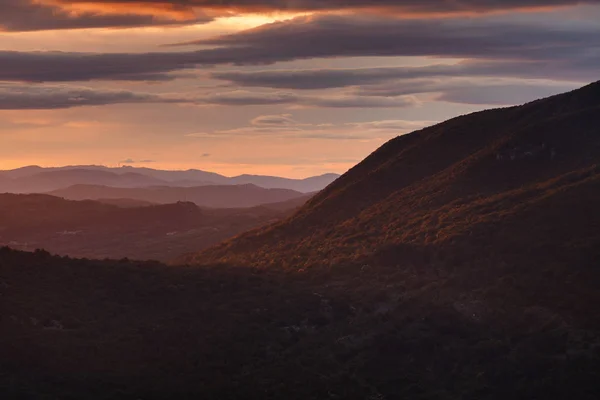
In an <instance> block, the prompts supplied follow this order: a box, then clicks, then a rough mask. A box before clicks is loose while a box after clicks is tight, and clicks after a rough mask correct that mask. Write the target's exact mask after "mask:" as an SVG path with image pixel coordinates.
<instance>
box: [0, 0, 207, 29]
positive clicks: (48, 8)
mask: <svg viewBox="0 0 600 400" xmlns="http://www.w3.org/2000/svg"><path fill="white" fill-rule="evenodd" d="M116 3H118V2H116ZM126 3H127V2H123V4H126ZM172 8H173V7H172V6H171V7H166V8H165V7H162V12H161V9H160V8H156V12H149V10H145V11H144V10H140V8H139V7H138V8H136V6H135V5H134V4H131V3H130V4H129V7H125V8H120V9H117V8H112V9H110V8H105V10H104V11H102V9H101V8H96V9H94V8H92V10H89V11H85V10H79V11H75V10H69V9H68V8H65V7H62V6H61V5H60V4H55V3H47V4H45V3H42V2H39V1H34V0H0V31H9V32H10V31H12V32H27V31H39V30H60V29H81V28H131V27H140V26H157V25H158V26H166V25H175V24H192V23H206V22H210V21H212V18H211V17H209V16H207V15H205V14H203V13H202V12H200V11H197V10H196V11H190V12H187V13H183V12H182V13H179V14H176V13H174V12H173V10H172ZM168 11H171V12H168Z"/></svg>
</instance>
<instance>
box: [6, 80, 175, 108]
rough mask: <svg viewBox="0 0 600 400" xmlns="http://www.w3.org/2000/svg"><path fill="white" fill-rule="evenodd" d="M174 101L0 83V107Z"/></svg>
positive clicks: (128, 93)
mask: <svg viewBox="0 0 600 400" xmlns="http://www.w3.org/2000/svg"><path fill="white" fill-rule="evenodd" d="M156 102H177V100H171V99H167V98H162V97H160V96H157V95H153V94H148V93H137V92H131V91H127V90H101V89H90V88H85V87H75V86H46V85H43V86H39V85H19V84H10V83H0V110H49V109H60V108H71V107H82V106H100V105H108V104H122V103H156Z"/></svg>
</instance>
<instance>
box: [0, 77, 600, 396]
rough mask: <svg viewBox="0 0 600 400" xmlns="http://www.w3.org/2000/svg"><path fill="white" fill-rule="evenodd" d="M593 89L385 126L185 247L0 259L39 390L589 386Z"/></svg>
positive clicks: (6, 323) (5, 373)
mask: <svg viewBox="0 0 600 400" xmlns="http://www.w3.org/2000/svg"><path fill="white" fill-rule="evenodd" d="M599 107H600V84H594V85H591V86H588V87H585V88H583V89H581V90H579V91H575V92H572V93H568V94H565V95H560V96H556V97H553V98H549V99H545V100H540V101H538V102H534V103H531V104H528V105H525V106H522V107H513V108H508V109H502V110H492V111H486V112H482V113H477V114H473V115H469V116H464V117H459V118H457V119H454V120H451V121H448V122H446V123H443V124H440V125H437V126H435V127H432V128H428V129H425V130H422V131H419V132H416V133H413V134H411V135H407V136H403V137H400V138H397V139H394V140H392V141H391V142H389V143H388V144H386V145H385V146H383V147H382V148H381V149H379V150H378V151H377V152H375V153H374V154H373V155H371V156H370V157H369V158H367V159H366V160H365V161H364V162H363V163H361V164H359V165H358V166H357V167H356V168H354V169H353V170H351V171H350V172H349V173H347V174H346V175H344V176H343V177H341V178H340V179H339V180H338V181H336V183H334V184H333V185H331V186H330V187H328V188H327V189H326V190H325V191H324V192H322V193H321V194H319V195H317V196H316V197H315V198H313V199H312V200H311V201H310V202H309V203H308V204H307V205H305V206H304V207H303V208H301V209H300V210H299V211H298V212H297V213H296V214H295V215H294V216H292V217H291V218H290V219H288V220H286V221H284V222H281V223H279V224H277V225H274V226H271V227H269V228H264V229H259V230H257V231H253V232H250V233H247V234H244V235H242V236H241V237H238V238H236V239H233V240H231V241H229V242H228V243H225V244H223V245H220V246H217V247H215V248H212V249H209V250H207V251H205V252H203V253H200V254H197V255H193V256H189V257H186V258H184V260H185V261H187V262H189V263H196V264H200V263H201V264H203V265H202V266H185V267H184V266H164V265H162V264H159V263H136V262H130V261H122V262H117V261H85V260H73V259H67V258H61V257H57V256H51V255H50V254H48V253H45V252H41V251H40V252H36V253H21V252H16V251H14V250H10V249H3V250H1V251H0V294H1V295H2V296H1V297H0V299H2V303H0V307H2V309H1V312H0V316H1V319H0V332H2V337H1V338H2V340H0V359H1V360H2V363H0V387H1V388H3V390H4V392H5V393H6V394H7V396H8V397H9V398H10V397H11V396H12V397H17V396H19V398H27V399H29V398H32V399H38V398H40V399H80V398H85V399H93V400H95V399H102V400H104V399H132V398H140V399H172V398H177V399H180V398H183V399H198V398H202V399H245V398H261V399H262V398H265V399H280V398H285V399H365V400H373V399H444V400H445V399H523V400H525V399H528V400H529V399H567V398H573V399H585V400H587V399H589V400H592V399H597V398H600V386H599V385H598V384H597V377H598V375H599V373H600V310H599V309H598V307H597V304H600V290H599V289H600V287H599V286H600V268H599V267H600V265H598V264H599V262H600V234H599V232H600V229H599V227H600V213H599V212H598V211H597V207H598V204H600V170H599V168H598V166H597V165H598V162H599V161H600V145H599V144H600V132H599V127H600V109H599Z"/></svg>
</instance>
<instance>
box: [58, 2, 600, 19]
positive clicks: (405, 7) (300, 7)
mask: <svg viewBox="0 0 600 400" xmlns="http://www.w3.org/2000/svg"><path fill="white" fill-rule="evenodd" d="M58 3H61V4H64V5H77V4H79V5H80V4H86V5H88V6H95V7H96V8H97V9H103V8H104V7H103V5H106V4H109V5H112V6H115V5H118V4H121V5H128V6H129V8H133V7H134V6H136V5H140V4H143V5H145V6H146V7H153V8H154V9H155V10H156V11H157V12H160V11H161V10H162V11H170V10H171V9H172V8H174V7H175V8H176V9H179V10H182V11H184V10H185V11H188V12H189V11H192V10H198V9H202V10H220V11H228V12H232V13H247V12H277V11H279V12H281V11H286V12H306V11H308V12H320V11H338V10H362V11H386V12H397V13H399V14H400V15H403V16H410V15H412V14H417V15H422V14H436V15H439V14H473V13H486V12H497V11H507V10H531V9H534V10H535V9H546V8H551V7H561V6H573V5H576V4H595V3H596V1H595V0H581V1H573V0H503V1H497V0H455V1H447V0H430V1H422V0H352V1H348V0H326V1H323V0H294V1H281V0H146V1H140V2H136V3H134V4H131V3H132V2H131V1H130V0H104V1H102V0H60V1H58Z"/></svg>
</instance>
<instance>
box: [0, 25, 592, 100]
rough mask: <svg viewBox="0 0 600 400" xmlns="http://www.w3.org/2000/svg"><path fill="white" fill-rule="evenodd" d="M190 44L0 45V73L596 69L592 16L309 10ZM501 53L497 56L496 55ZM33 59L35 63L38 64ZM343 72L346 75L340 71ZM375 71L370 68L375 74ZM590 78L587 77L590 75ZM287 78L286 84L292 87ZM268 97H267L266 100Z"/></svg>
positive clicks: (48, 77)
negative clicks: (334, 65) (521, 19)
mask: <svg viewBox="0 0 600 400" xmlns="http://www.w3.org/2000/svg"><path fill="white" fill-rule="evenodd" d="M195 44H197V45H202V46H212V48H203V49H200V50H196V51H179V52H177V51H171V52H154V53H104V54H94V53H60V52H8V51H4V52H0V80H4V81H22V82H66V81H87V80H168V79H173V78H174V77H173V75H172V73H174V72H178V71H182V70H186V69H193V68H198V67H203V66H213V65H223V64H234V65H260V64H272V63H276V62H283V61H294V60H301V59H311V58H329V57H370V56H390V57H396V56H428V57H444V58H456V59H468V60H470V61H479V62H481V63H482V64H477V65H476V64H468V63H465V64H464V65H460V66H459V67H457V68H455V70H454V71H453V70H451V69H450V67H445V68H446V69H445V70H444V69H443V68H442V67H440V66H438V67H436V68H437V69H438V71H436V70H435V69H434V68H432V67H430V68H428V69H427V68H426V69H424V70H422V71H421V72H422V74H424V75H427V74H429V75H435V74H446V75H450V74H452V73H456V74H458V75H461V76H463V75H464V74H465V73H468V72H469V71H470V70H473V69H474V70H475V71H476V72H478V71H479V73H480V74H485V73H489V74H493V75H499V76H506V75H502V73H503V72H502V70H501V68H502V67H503V66H504V67H508V68H507V69H506V72H505V74H507V75H508V76H520V74H523V75H526V76H528V77H544V78H557V77H558V78H561V77H565V76H566V77H580V78H578V79H579V80H583V79H590V78H591V77H597V68H598V65H600V25H598V24H595V25H591V24H584V25H582V26H578V25H575V24H564V25H559V26H557V25H556V24H555V23H554V21H551V23H545V24H544V23H529V24H528V23H517V22H506V21H503V20H496V19H486V18H477V19H429V20H426V19H419V20H399V19H396V18H384V17H379V18H375V17H371V16H362V15H360V16H359V15H319V16H312V17H299V18H295V19H292V20H288V21H284V22H278V23H273V24H267V25H264V26H262V27H259V28H255V29H251V30H247V31H242V32H240V33H236V34H231V35H224V36H219V37H216V38H212V39H209V40H202V41H198V42H196V43H195ZM506 60H510V61H511V62H510V63H507V64H496V63H497V62H500V61H506ZM39 65H43V66H44V68H39ZM401 73H405V74H413V75H418V74H419V71H418V70H416V69H415V70H412V69H410V70H409V69H407V70H405V71H404V72H402V71H399V70H396V71H389V70H380V71H378V72H375V71H370V72H363V73H362V75H361V76H360V78H361V79H363V80H368V79H370V80H377V79H383V78H381V76H383V75H385V74H401ZM314 74H315V76H316V79H315V82H314V83H311V82H309V79H308V77H306V75H303V76H298V77H297V79H303V81H302V82H304V84H306V85H307V87H308V88H318V87H323V86H327V84H326V83H325V82H326V79H327V76H326V74H325V73H314ZM348 74H353V75H354V76H352V77H348ZM357 74H361V72H360V71H352V72H346V76H345V77H344V76H342V75H341V73H340V72H339V71H338V72H336V73H335V74H330V76H329V77H330V78H332V82H335V80H334V78H335V79H338V80H339V82H340V83H338V84H344V82H348V81H349V80H353V79H358V78H357V76H356V75H357ZM376 75H379V76H380V77H379V78H378V77H377V76H376ZM214 77H217V78H219V79H226V80H227V79H229V80H231V81H235V82H240V83H242V84H245V85H254V84H261V82H257V80H259V79H262V80H263V81H266V82H267V83H266V84H267V85H269V84H270V85H273V86H281V87H282V88H285V87H287V86H290V85H292V84H290V83H289V82H290V76H289V74H288V76H282V75H280V76H278V77H277V76H266V75H262V76H260V75H240V74H237V75H235V74H234V73H229V74H225V73H218V74H214ZM592 79H593V78H592ZM294 87H296V86H294ZM276 102H277V101H276Z"/></svg>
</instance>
